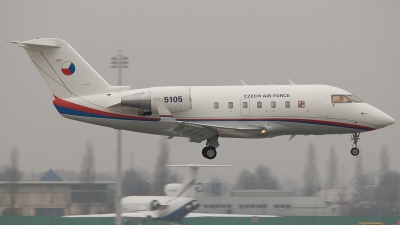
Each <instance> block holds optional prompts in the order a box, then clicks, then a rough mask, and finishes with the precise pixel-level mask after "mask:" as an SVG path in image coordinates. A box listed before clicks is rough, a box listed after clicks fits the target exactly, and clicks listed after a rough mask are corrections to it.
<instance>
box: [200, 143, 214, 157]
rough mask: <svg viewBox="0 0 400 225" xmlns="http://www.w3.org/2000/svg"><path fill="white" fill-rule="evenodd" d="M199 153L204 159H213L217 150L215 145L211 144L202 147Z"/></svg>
mask: <svg viewBox="0 0 400 225" xmlns="http://www.w3.org/2000/svg"><path fill="white" fill-rule="evenodd" d="M201 153H202V154H203V156H204V158H206V159H213V158H215V157H216V156H217V150H215V147H214V146H211V145H209V146H206V147H204V148H203V150H202V151H201Z"/></svg>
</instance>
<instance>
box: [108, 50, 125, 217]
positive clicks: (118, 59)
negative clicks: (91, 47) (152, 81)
mask: <svg viewBox="0 0 400 225" xmlns="http://www.w3.org/2000/svg"><path fill="white" fill-rule="evenodd" d="M128 59H129V58H128V57H126V56H125V55H124V54H122V50H119V53H118V54H116V55H114V56H113V57H112V58H111V65H112V66H111V68H118V86H121V85H122V69H123V68H128V65H127V64H129V62H128ZM116 180H117V182H116V183H117V184H116V188H115V225H121V224H122V218H121V213H122V212H121V198H122V131H121V130H120V129H118V130H117V168H116Z"/></svg>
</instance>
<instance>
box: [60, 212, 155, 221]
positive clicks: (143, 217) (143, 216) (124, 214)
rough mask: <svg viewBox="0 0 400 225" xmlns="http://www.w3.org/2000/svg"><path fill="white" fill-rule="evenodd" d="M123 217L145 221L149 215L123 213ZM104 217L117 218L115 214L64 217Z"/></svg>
mask: <svg viewBox="0 0 400 225" xmlns="http://www.w3.org/2000/svg"><path fill="white" fill-rule="evenodd" d="M121 216H122V217H123V218H127V219H132V220H143V219H146V218H147V217H148V216H149V215H147V214H146V213H141V212H134V213H121ZM104 217H115V213H108V214H91V215H72V216H63V218H104Z"/></svg>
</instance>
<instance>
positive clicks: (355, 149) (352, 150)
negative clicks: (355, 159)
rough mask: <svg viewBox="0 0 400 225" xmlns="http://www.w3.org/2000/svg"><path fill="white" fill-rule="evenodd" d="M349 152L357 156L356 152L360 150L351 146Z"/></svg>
mask: <svg viewBox="0 0 400 225" xmlns="http://www.w3.org/2000/svg"><path fill="white" fill-rule="evenodd" d="M350 153H351V154H352V155H353V156H358V154H359V153H360V150H358V148H352V149H351V150H350Z"/></svg>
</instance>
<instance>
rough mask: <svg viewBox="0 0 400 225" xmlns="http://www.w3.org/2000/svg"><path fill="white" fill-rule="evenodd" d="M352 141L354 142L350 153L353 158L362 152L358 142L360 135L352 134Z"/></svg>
mask: <svg viewBox="0 0 400 225" xmlns="http://www.w3.org/2000/svg"><path fill="white" fill-rule="evenodd" d="M351 140H352V141H353V147H352V148H351V150H350V153H351V154H352V155H353V156H357V155H358V154H359V153H360V150H358V148H357V142H358V140H360V133H353V134H351Z"/></svg>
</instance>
